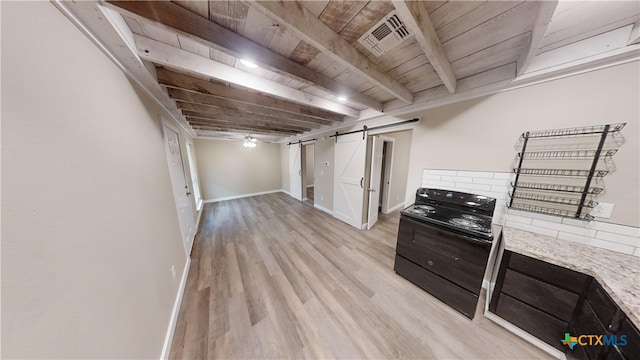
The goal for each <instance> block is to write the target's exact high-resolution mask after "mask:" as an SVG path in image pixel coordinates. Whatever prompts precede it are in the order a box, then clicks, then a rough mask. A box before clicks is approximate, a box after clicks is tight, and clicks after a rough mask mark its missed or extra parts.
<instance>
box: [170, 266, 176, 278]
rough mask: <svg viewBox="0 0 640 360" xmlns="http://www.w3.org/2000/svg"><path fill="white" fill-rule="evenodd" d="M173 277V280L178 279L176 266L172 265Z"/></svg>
mask: <svg viewBox="0 0 640 360" xmlns="http://www.w3.org/2000/svg"><path fill="white" fill-rule="evenodd" d="M171 276H173V280H175V279H176V266H175V265H171Z"/></svg>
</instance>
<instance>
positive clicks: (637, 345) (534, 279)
mask: <svg viewBox="0 0 640 360" xmlns="http://www.w3.org/2000/svg"><path fill="white" fill-rule="evenodd" d="M489 310H490V311H491V312H493V313H495V314H496V315H498V316H500V317H501V318H503V319H505V320H507V321H509V322H510V323H512V324H513V325H516V326H517V327H519V328H521V329H523V330H525V331H527V332H528V333H530V334H531V335H533V336H535V337H537V338H539V339H540V340H542V341H544V342H545V343H547V344H549V345H551V346H553V347H555V348H557V349H559V350H562V351H564V352H565V355H566V356H567V359H585V360H599V359H606V360H618V359H621V360H631V359H640V333H639V332H638V328H637V327H636V326H635V325H634V324H633V323H632V322H631V320H630V319H629V318H628V317H627V316H626V315H625V314H624V312H623V311H622V310H621V309H620V308H619V307H618V306H617V305H616V303H615V301H613V299H611V297H610V296H609V294H607V292H606V290H604V289H603V288H602V286H601V285H600V284H599V283H598V282H597V281H596V280H595V279H594V278H592V277H591V276H588V275H585V274H582V273H579V272H576V271H573V270H569V269H566V268H563V267H560V266H556V265H553V264H549V263H546V262H544V261H540V260H537V259H533V258H530V257H527V256H524V255H521V254H517V253H513V252H510V251H505V253H504V255H503V258H502V262H501V264H500V269H499V271H498V277H497V279H496V286H495V289H494V292H493V296H492V298H491V303H490V304H489ZM565 333H569V334H570V336H574V337H579V336H580V335H583V336H587V337H582V338H579V341H580V342H581V343H579V344H576V345H575V346H574V347H573V349H570V348H569V346H566V345H563V344H562V341H561V340H562V339H564V334H565ZM589 335H593V337H592V338H589V337H588V336H589ZM596 336H600V338H599V340H596V338H595V337H596Z"/></svg>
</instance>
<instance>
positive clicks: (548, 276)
mask: <svg viewBox="0 0 640 360" xmlns="http://www.w3.org/2000/svg"><path fill="white" fill-rule="evenodd" d="M509 268H511V269H513V270H517V271H518V272H520V273H523V274H527V275H529V276H531V277H535V278H537V279H540V280H542V281H544V282H546V283H548V284H552V285H554V286H557V287H560V288H563V289H567V290H569V291H572V292H574V293H576V294H581V293H582V292H583V291H584V290H585V288H586V286H587V285H588V283H589V280H590V279H591V277H590V276H588V275H585V274H582V273H579V272H577V271H573V270H570V269H567V268H563V267H562V266H558V265H554V264H549V263H547V262H544V261H541V260H537V259H533V258H530V257H528V256H525V255H520V254H517V253H512V255H511V259H510V260H509Z"/></svg>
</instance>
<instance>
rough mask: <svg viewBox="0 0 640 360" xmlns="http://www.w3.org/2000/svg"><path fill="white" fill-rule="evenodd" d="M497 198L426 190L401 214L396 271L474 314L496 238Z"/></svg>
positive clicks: (468, 313) (422, 190)
mask: <svg viewBox="0 0 640 360" xmlns="http://www.w3.org/2000/svg"><path fill="white" fill-rule="evenodd" d="M495 204H496V200H495V199H493V198H490V197H487V196H482V195H476V194H468V193H462V192H455V191H448V190H441V189H427V188H420V189H418V190H417V191H416V202H415V204H413V205H411V206H410V207H408V208H406V209H404V210H403V211H402V212H401V215H400V225H399V228H398V242H397V246H396V258H395V265H394V270H395V271H396V273H397V274H398V275H400V276H402V277H404V278H406V279H407V280H409V281H411V282H413V283H414V284H416V285H418V286H419V287H421V288H422V289H424V290H425V291H427V292H429V293H430V294H432V295H433V296H435V297H436V298H438V299H440V300H442V301H443V302H445V303H447V304H448V305H450V306H451V307H453V308H454V309H456V310H458V311H459V312H461V313H462V314H464V315H465V316H467V317H469V318H473V316H474V314H475V309H476V305H477V303H478V297H479V294H480V290H481V287H482V280H483V277H484V273H485V269H486V265H487V261H488V259H489V252H490V249H491V245H492V241H493V232H492V230H491V222H492V216H493V211H494V209H495Z"/></svg>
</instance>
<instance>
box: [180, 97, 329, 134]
mask: <svg viewBox="0 0 640 360" xmlns="http://www.w3.org/2000/svg"><path fill="white" fill-rule="evenodd" d="M178 107H179V108H180V109H182V110H183V111H199V112H203V113H208V114H211V115H214V116H228V117H232V118H237V119H245V120H251V121H260V122H263V123H265V124H271V125H273V126H289V127H296V128H306V129H311V128H313V129H317V128H319V127H320V125H318V124H310V125H308V124H301V123H299V122H296V121H291V120H285V119H279V118H276V117H272V116H264V115H256V114H250V113H246V112H243V111H238V110H232V109H223V108H218V107H213V106H208V105H202V104H194V103H187V102H178Z"/></svg>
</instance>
